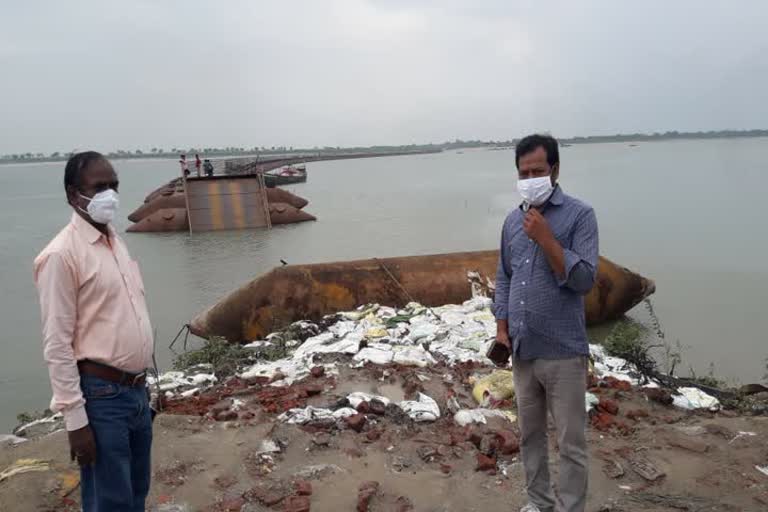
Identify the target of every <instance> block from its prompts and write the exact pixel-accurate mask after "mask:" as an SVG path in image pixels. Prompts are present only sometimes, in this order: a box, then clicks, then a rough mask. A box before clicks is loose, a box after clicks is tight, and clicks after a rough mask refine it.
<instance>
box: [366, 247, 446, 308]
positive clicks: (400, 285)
mask: <svg viewBox="0 0 768 512" xmlns="http://www.w3.org/2000/svg"><path fill="white" fill-rule="evenodd" d="M374 261H375V262H376V263H378V264H379V267H381V269H382V270H383V271H384V272H385V273H386V274H387V275H388V276H389V278H390V279H391V280H392V281H393V282H394V283H395V284H396V285H397V287H398V288H400V290H402V292H403V293H404V294H405V297H406V299H408V302H417V303H418V301H417V300H416V299H414V298H413V296H412V295H411V294H410V293H408V290H406V289H405V286H403V285H402V283H401V282H400V281H398V280H397V278H396V277H395V276H394V275H393V274H392V272H390V271H389V269H388V268H387V266H386V265H385V264H384V262H383V261H381V260H380V259H378V258H374ZM424 307H426V308H427V311H429V312H430V313H432V315H433V316H434V317H435V318H440V316H439V315H438V314H437V313H435V312H434V311H432V308H431V307H429V306H424Z"/></svg>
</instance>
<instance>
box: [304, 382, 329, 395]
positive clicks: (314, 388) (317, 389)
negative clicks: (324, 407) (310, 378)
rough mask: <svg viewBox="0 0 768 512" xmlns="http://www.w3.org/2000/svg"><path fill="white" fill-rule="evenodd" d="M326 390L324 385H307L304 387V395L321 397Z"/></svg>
mask: <svg viewBox="0 0 768 512" xmlns="http://www.w3.org/2000/svg"><path fill="white" fill-rule="evenodd" d="M324 390H325V388H324V387H323V385H322V384H307V385H305V386H304V393H306V395H307V396H315V395H319V394H320V393H322V392H323V391H324Z"/></svg>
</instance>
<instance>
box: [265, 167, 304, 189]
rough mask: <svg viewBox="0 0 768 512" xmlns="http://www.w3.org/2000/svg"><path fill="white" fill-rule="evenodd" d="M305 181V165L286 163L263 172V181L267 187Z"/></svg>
mask: <svg viewBox="0 0 768 512" xmlns="http://www.w3.org/2000/svg"><path fill="white" fill-rule="evenodd" d="M306 181H307V168H306V166H305V165H303V164H301V165H295V166H294V165H288V166H285V167H283V168H281V169H279V170H273V171H269V172H265V173H264V183H265V184H266V185H267V186H268V187H276V186H280V185H291V184H294V183H304V182H306Z"/></svg>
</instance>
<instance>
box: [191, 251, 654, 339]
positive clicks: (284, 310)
mask: <svg viewBox="0 0 768 512" xmlns="http://www.w3.org/2000/svg"><path fill="white" fill-rule="evenodd" d="M498 257H499V253H498V251H477V252H461V253H450V254H437V255H431V256H408V257H401V258H382V259H369V260H359V261H344V262H335V263H320V264H314V265H287V266H283V267H278V268H275V269H274V270H272V271H270V272H268V273H267V274H264V275H262V276H260V277H257V278H256V279H254V280H252V281H250V282H249V283H246V284H245V285H244V286H242V287H241V288H239V289H237V290H235V291H233V292H231V293H229V294H228V295H227V296H226V297H224V298H223V299H221V300H220V301H219V302H218V303H216V304H214V305H213V306H211V307H210V308H208V309H207V310H205V311H203V312H201V313H200V314H198V315H197V316H196V317H195V318H194V319H193V320H192V322H191V324H190V331H191V332H192V333H193V334H195V335H197V336H201V337H203V338H210V337H211V336H220V337H223V338H226V339H227V340H229V341H231V342H249V341H253V340H258V339H263V338H264V337H265V336H266V335H267V334H269V333H271V332H274V331H275V330H277V329H280V328H282V327H285V326H287V325H289V324H291V323H292V322H295V321H298V320H311V321H318V320H320V319H321V318H322V317H323V316H325V315H329V314H333V313H336V312H338V311H347V310H351V309H354V308H356V307H358V306H361V305H364V304H371V303H377V304H382V305H386V306H394V307H402V306H404V305H405V304H407V303H408V302H410V301H412V300H415V301H417V302H419V303H421V304H423V305H425V306H440V305H443V304H460V303H462V302H463V301H465V300H468V299H470V298H471V297H472V295H473V288H475V289H476V285H477V284H481V286H482V285H484V284H486V283H491V280H493V279H495V275H496V265H497V263H498ZM470 273H471V275H472V277H473V279H472V281H470V279H469V276H470ZM489 289H490V286H488V287H487V288H486V289H485V291H487V292H489ZM655 290H656V286H655V284H654V283H653V281H652V280H650V279H647V278H645V277H642V276H640V275H638V274H636V273H634V272H631V271H630V270H627V269H625V268H623V267H621V266H619V265H616V264H615V263H613V262H611V261H610V260H608V259H606V258H603V257H601V258H600V261H599V263H598V268H597V279H596V280H595V285H594V286H593V288H592V290H591V291H590V292H589V294H588V295H587V296H586V297H585V301H584V304H585V312H586V321H587V325H595V324H600V323H603V322H607V321H610V320H614V319H617V318H619V317H621V316H622V315H624V313H626V312H627V311H629V310H630V309H631V308H633V307H634V306H636V305H637V304H638V303H640V302H641V301H642V300H643V299H645V298H646V297H648V296H649V295H651V294H652V293H653V292H654V291H655Z"/></svg>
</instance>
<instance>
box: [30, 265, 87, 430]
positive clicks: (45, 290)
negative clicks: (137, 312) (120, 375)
mask: <svg viewBox="0 0 768 512" xmlns="http://www.w3.org/2000/svg"><path fill="white" fill-rule="evenodd" d="M34 276H35V285H36V286H37V291H38V294H39V295H40V311H41V317H42V325H43V354H44V358H45V362H46V364H47V365H48V374H49V376H50V380H51V388H52V390H53V399H52V400H51V410H52V411H54V412H62V413H63V414H64V422H65V425H66V428H67V430H69V431H72V430H77V429H80V428H82V427H84V426H86V425H87V424H88V417H87V415H86V413H85V400H84V399H83V394H82V392H81V391H80V374H79V372H78V370H77V361H76V360H75V350H74V346H73V340H74V334H75V324H76V321H77V277H76V275H75V269H74V268H73V266H72V265H71V264H70V262H68V261H67V258H66V256H65V255H63V254H61V253H57V252H52V253H50V254H47V255H45V256H44V257H42V258H41V259H40V260H38V261H36V262H35V267H34Z"/></svg>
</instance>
